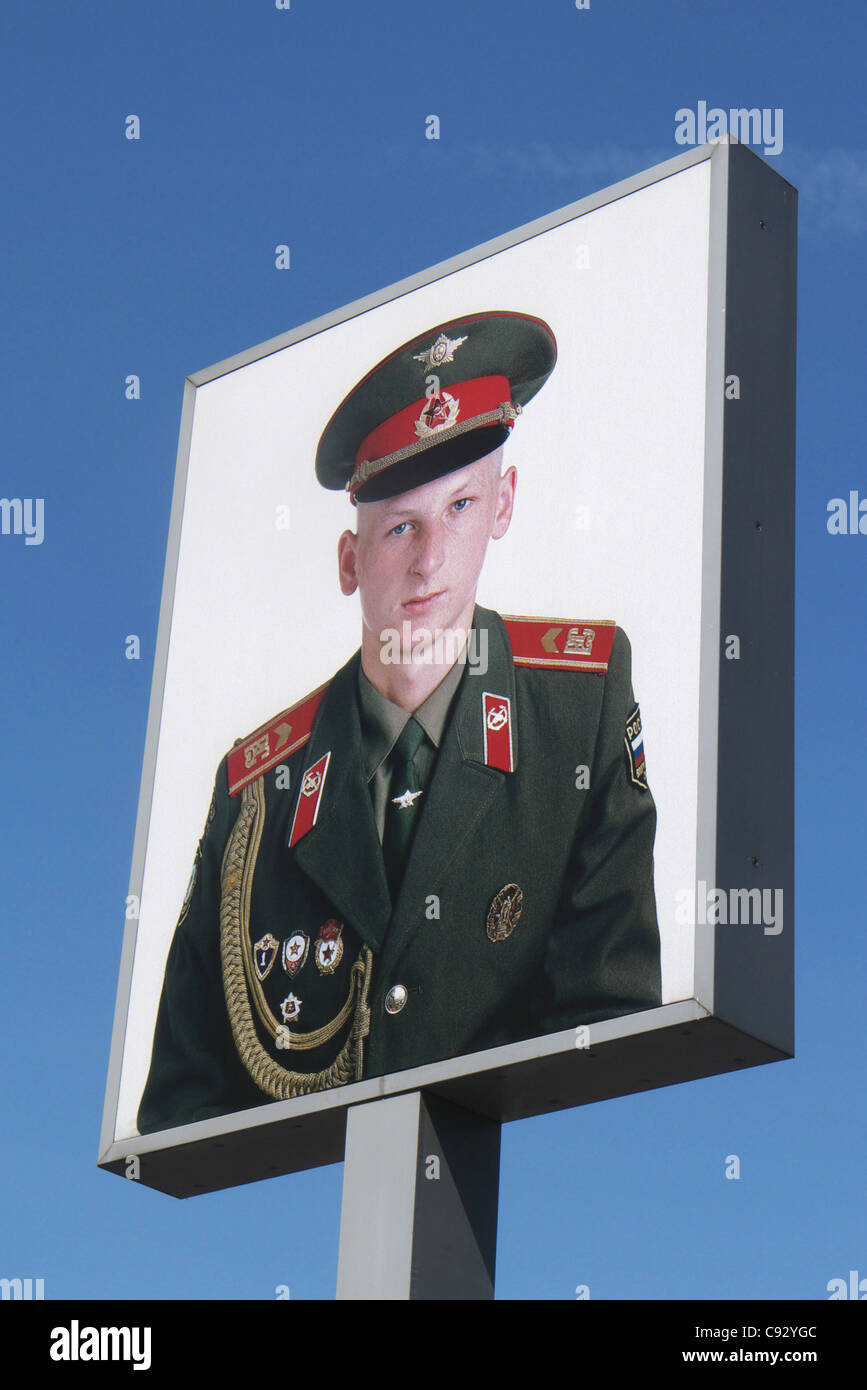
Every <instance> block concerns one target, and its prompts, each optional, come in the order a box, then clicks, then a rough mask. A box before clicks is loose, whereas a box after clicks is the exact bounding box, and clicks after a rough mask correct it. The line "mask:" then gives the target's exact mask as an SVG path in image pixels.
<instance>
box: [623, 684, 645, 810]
mask: <svg viewBox="0 0 867 1390" xmlns="http://www.w3.org/2000/svg"><path fill="white" fill-rule="evenodd" d="M624 743H625V744H626V753H627V758H628V761H629V776H630V778H631V780H632V781H633V782H634V783H635V785H636V787H641V790H642V791H645V792H646V791H648V790H649V788H648V785H647V760H646V758H645V756H644V734H643V733H642V730H641V710H640V709H639V708H638V705H636V706H635V709H634V710H633V711H632V713H631V714H630V716H629V718H628V719H627V721H626V736H625V738H624Z"/></svg>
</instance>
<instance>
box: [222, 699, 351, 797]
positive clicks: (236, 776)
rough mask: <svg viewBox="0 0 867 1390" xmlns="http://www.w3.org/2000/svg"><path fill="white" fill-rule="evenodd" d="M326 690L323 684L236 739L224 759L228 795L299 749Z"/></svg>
mask: <svg viewBox="0 0 867 1390" xmlns="http://www.w3.org/2000/svg"><path fill="white" fill-rule="evenodd" d="M327 689H328V682H327V681H326V682H325V685H320V687H319V689H318V690H314V691H313V693H312V695H307V696H306V697H305V698H304V699H303V700H299V701H298V704H297V705H291V706H290V707H289V709H286V710H284V711H283V713H282V714H278V715H277V717H276V718H275V719H272V720H271V721H270V723H268V724H263V725H262V726H261V728H259V729H256V730H255V731H254V732H253V733H252V734H249V735H248V736H247V738H244V739H239V740H238V742H237V743H236V744H235V747H234V748H233V749H232V751H231V753H230V754H229V759H228V773H229V795H230V796H237V795H238V792H239V791H241V790H242V788H243V787H246V786H247V784H248V783H249V782H254V781H255V780H256V778H257V777H261V776H262V773H263V772H268V771H269V769H270V768H272V767H276V765H277V763H279V762H282V761H284V760H285V759H286V758H288V757H289V756H290V755H291V754H292V753H295V752H296V751H297V750H298V749H299V748H303V746H304V744H305V743H306V742H307V740H308V739H309V737H310V732H311V730H312V728H313V720H314V719H315V718H316V711H317V710H318V709H319V706H320V705H321V704H322V700H323V697H324V695H325V692H326V690H327Z"/></svg>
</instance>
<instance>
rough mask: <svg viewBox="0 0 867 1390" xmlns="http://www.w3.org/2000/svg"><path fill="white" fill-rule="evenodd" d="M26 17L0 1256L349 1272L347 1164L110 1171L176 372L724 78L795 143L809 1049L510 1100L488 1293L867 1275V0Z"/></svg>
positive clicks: (325, 1293)
mask: <svg viewBox="0 0 867 1390" xmlns="http://www.w3.org/2000/svg"><path fill="white" fill-rule="evenodd" d="M0 23H2V29H3V42H2V45H0V48H2V54H3V56H2V58H0V75H2V81H0V105H2V129H3V136H4V140H3V143H4V146H5V151H4V176H3V192H4V214H5V215H4V217H3V230H2V238H3V254H2V258H0V277H2V282H3V294H2V302H3V304H4V307H5V316H4V317H5V332H4V334H3V339H2V354H3V368H2V377H0V389H2V412H3V413H2V422H3V465H2V479H0V494H2V495H3V496H6V497H42V498H44V499H45V506H46V511H45V538H44V542H43V544H42V545H40V546H25V545H24V544H23V538H22V537H20V536H19V537H14V536H0V576H2V602H0V651H2V659H3V663H4V679H3V681H2V689H0V702H2V703H0V708H2V719H3V727H4V731H5V738H4V759H3V766H4V779H3V780H4V790H5V797H4V804H3V813H2V827H3V833H2V837H0V872H2V886H3V892H2V901H3V909H4V911H3V916H4V929H3V932H2V935H0V949H2V952H3V967H2V971H0V981H2V984H0V990H2V996H0V997H2V1009H3V1020H4V1045H5V1048H6V1058H7V1062H6V1065H5V1066H4V1068H3V1078H4V1104H3V1111H4V1124H3V1134H2V1138H0V1155H2V1174H3V1182H2V1196H0V1208H2V1217H0V1275H2V1276H5V1277H11V1276H15V1275H18V1276H21V1277H34V1278H35V1277H42V1278H44V1279H45V1290H46V1296H47V1297H49V1298H53V1297H82V1298H102V1297H122V1298H151V1297H153V1298H179V1299H182V1298H194V1297H197V1298H202V1297H204V1298H211V1297H229V1298H246V1299H258V1298H271V1297H273V1295H274V1289H275V1287H276V1286H277V1285H278V1284H288V1285H289V1286H290V1288H291V1290H292V1297H293V1298H300V1299H311V1298H330V1297H332V1296H333V1292H334V1283H335V1273H336V1259H337V1241H338V1229H339V1215H340V1189H341V1174H342V1168H341V1166H340V1165H337V1166H334V1167H330V1168H326V1169H321V1170H318V1171H314V1172H310V1173H306V1174H299V1175H295V1176H293V1177H288V1178H282V1179H278V1180H274V1181H271V1182H268V1183H264V1184H257V1185H254V1186H251V1187H248V1188H241V1189H237V1190H233V1191H229V1192H225V1193H221V1194H216V1195H212V1196H208V1197H205V1198H201V1199H195V1200H193V1201H189V1202H184V1203H178V1202H175V1201H173V1200H172V1199H170V1198H167V1197H164V1196H162V1195H161V1194H159V1193H155V1192H152V1191H149V1190H145V1189H142V1188H140V1187H138V1186H137V1185H135V1184H133V1183H127V1182H122V1181H119V1180H118V1179H117V1178H115V1177H113V1176H111V1175H108V1174H105V1173H102V1172H100V1171H99V1170H97V1168H96V1166H95V1160H96V1150H97V1138H98V1131H99V1122H100V1114H101V1107H102V1097H103V1091H104V1085H105V1073H106V1065H107V1058H108V1048H109V1041H110V1036H111V1023H112V1013H113V1008H114V995H115V988H116V982H117V970H118V963H119V951H120V939H121V930H122V925H123V920H122V918H123V902H124V897H125V894H126V892H127V883H128V876H129V866H130V856H131V850H132V839H133V830H134V822H135V814H136V806H137V800H138V788H139V777H140V772H141V760H142V753H143V748H144V736H145V722H146V715H147V706H148V699H149V693H150V676H151V663H152V657H153V646H154V641H155V638H156V629H157V619H158V612H159V601H160V590H161V583H162V571H163V562H164V554H165V542H166V536H167V529H168V519H169V507H170V500H171V489H172V483H173V476H174V466H175V453H176V447H177V435H178V425H179V420H180V408H181V398H182V391H183V382H184V377H185V375H186V374H187V373H188V372H192V371H196V370H198V369H200V368H203V367H206V366H208V365H210V364H212V363H215V362H218V361H220V360H221V359H223V358H225V357H227V356H230V355H231V354H233V353H235V352H237V351H240V350H241V349H243V348H245V347H249V346H252V345H253V344H256V343H259V342H262V341H264V340H266V339H268V338H270V337H272V336H274V335H276V334H278V333H282V332H285V331H286V330H288V329H291V328H293V327H295V326H296V325H299V324H302V323H305V322H307V321H308V320H310V319H313V318H315V317H316V316H318V315H320V314H324V313H327V312H328V311H330V310H333V309H335V308H338V307H340V306H341V305H343V304H346V303H348V302H350V301H352V300H354V299H357V298H359V297H361V296H363V295H366V294H368V293H371V292H373V291H375V290H377V289H380V288H381V287H383V286H384V285H388V284H391V283H393V282H394V281H396V280H399V279H400V278H402V277H403V276H405V275H409V274H412V273H414V272H416V271H419V270H422V269H423V268H424V267H426V266H428V265H432V264H434V263H436V262H438V261H441V260H443V259H445V258H447V257H448V256H451V255H453V254H456V253H458V252H460V251H462V250H464V249H466V248H467V247H470V246H474V245H477V244H478V243H480V242H482V241H484V240H486V239H488V238H491V237H493V236H496V235H499V234H501V233H503V232H506V231H508V230H510V229H511V228H514V227H517V226H520V225H522V224H523V223H526V222H528V221H530V220H531V219H533V218H535V217H539V216H542V215H544V214H545V213H547V212H549V211H551V210H553V209H555V208H558V207H561V206H563V205H564V204H566V203H569V202H572V201H574V200H576V199H578V198H580V197H581V196H583V195H584V194H588V193H591V192H594V191H596V190H597V189H599V188H602V187H605V186H606V185H608V184H611V183H613V182H616V181H617V180H618V179H620V178H623V177H626V176H628V175H630V174H633V173H636V172H638V171H639V170H641V169H644V168H647V167H649V166H650V165H652V164H655V163H658V162H660V161H662V160H664V159H667V158H669V157H671V156H672V155H674V154H676V153H678V152H679V148H680V147H679V146H677V145H676V144H675V141H674V130H675V113H676V111H677V110H678V109H679V108H681V107H695V105H696V104H697V102H698V101H700V100H704V101H706V102H707V103H708V105H709V106H713V105H717V106H721V107H724V108H730V107H737V106H757V107H760V108H762V107H768V108H773V109H776V108H781V109H782V111H783V113H784V142H783V148H782V150H781V152H780V153H779V154H778V155H777V156H775V157H774V158H773V159H772V160H771V161H770V162H771V163H772V164H773V166H774V167H775V168H776V169H777V170H778V171H779V172H780V173H781V174H782V175H783V176H784V177H786V178H788V179H789V180H790V181H791V182H793V183H794V184H795V185H796V186H797V187H798V188H799V189H800V195H801V204H800V209H801V238H800V250H799V257H800V263H799V289H798V293H799V322H798V343H799V349H798V383H799V385H798V492H797V499H798V529H797V560H798V580H797V605H798V606H797V723H796V744H795V748H794V750H793V756H794V758H795V782H796V798H797V805H796V824H797V847H796V850H797V852H796V863H797V866H798V867H797V885H796V887H797V894H796V910H797V923H798V942H799V944H798V953H797V960H798V975H797V980H798V983H797V1025H798V1053H797V1057H796V1059H795V1060H793V1061H788V1062H784V1063H780V1064H776V1065H774V1066H769V1067H763V1068H757V1069H753V1070H751V1071H746V1072H741V1073H738V1074H735V1075H731V1076H725V1077H717V1078H712V1079H709V1080H705V1081H701V1082H696V1083H691V1084H688V1085H683V1086H678V1087H673V1088H669V1089H667V1090H661V1091H655V1092H651V1093H648V1094H643V1095H636V1096H631V1097H626V1098H624V1099H621V1100H614V1101H609V1102H606V1103H603V1104H600V1105H596V1106H593V1107H585V1108H582V1109H579V1110H573V1111H570V1112H568V1113H565V1114H559V1115H556V1116H551V1117H548V1118H543V1119H537V1120H530V1121H525V1122H520V1123H516V1124H512V1125H508V1126H506V1127H504V1130H503V1148H502V1170H501V1192H500V1224H499V1244H498V1278H497V1293H498V1296H499V1297H501V1298H526V1299H540V1298H552V1299H569V1298H573V1297H574V1291H575V1287H576V1285H578V1284H589V1285H590V1288H591V1297H593V1298H637V1297H640V1298H657V1299H671V1298H680V1297H697V1298H707V1299H719V1298H726V1297H740V1298H759V1297H762V1298H774V1299H779V1298H807V1299H822V1298H825V1297H827V1293H826V1285H827V1282H828V1281H829V1280H830V1279H832V1278H834V1277H837V1276H843V1277H846V1275H847V1274H848V1271H849V1270H850V1269H855V1268H857V1269H859V1270H860V1272H861V1274H862V1277H863V1276H865V1275H867V1240H865V1224H864V1202H863V1158H864V1140H865V1132H864V1130H865V1127H864V1100H863V1095H864V1067H863V1012H862V1007H863V1002H862V990H863V988H864V979H865V971H864V966H865V956H867V951H865V944H864V942H865V924H867V911H865V906H864V873H863V864H864V849H863V842H864V830H865V819H867V818H865V813H864V776H863V773H862V770H861V769H862V764H863V754H862V751H861V749H862V744H863V708H864V701H863V692H864V689H865V684H867V638H865V625H864V596H865V592H867V586H865V575H867V536H830V535H829V534H828V532H827V528H826V507H827V503H828V500H829V499H830V498H832V497H835V496H846V495H847V494H848V492H849V491H850V490H851V489H859V490H860V495H861V496H862V497H863V496H867V469H865V464H864V451H863V442H862V440H863V430H864V417H865V408H864V400H865V392H864V388H863V364H864V361H865V342H864V338H865V314H864V308H863V306H864V299H865V296H864V290H865V270H864V262H865V236H867V130H865V122H867V105H865V103H864V100H863V60H864V53H865V48H867V44H865V40H867V32H865V31H867V15H865V11H864V9H863V7H861V6H859V5H856V4H854V3H850V2H849V0H844V3H841V4H839V5H837V6H835V7H834V9H833V12H831V11H829V10H827V8H823V7H821V6H817V5H815V4H813V3H809V4H808V3H804V0H795V2H794V3H791V4H787V5H785V6H783V5H778V6H770V7H769V6H756V5H755V4H754V3H752V0H741V2H738V0H735V2H734V3H730V4H728V5H726V6H725V7H709V6H702V5H696V4H694V3H692V2H691V0H683V3H671V0H661V3H657V4H653V5H650V4H636V3H619V4H618V3H614V2H613V0H591V7H590V9H589V10H586V11H580V12H579V11H577V10H576V9H575V7H574V4H572V3H571V0H540V2H539V3H537V4H534V5H532V6H530V5H527V4H525V3H518V0H474V3H473V4H472V5H469V6H467V5H465V4H463V3H458V0H441V3H440V4H438V5H437V6H436V7H435V9H433V10H431V9H425V8H424V7H419V6H417V5H407V4H405V3H403V0H368V3H366V4H359V3H355V2H354V0H353V3H350V2H349V0H292V4H291V9H290V10H288V11H278V10H277V9H276V8H275V6H274V4H273V0H220V3H218V4H217V3H205V2H204V0H185V3H184V4H182V5H180V6H178V5H177V4H176V3H169V0H149V2H148V3H147V4H140V5H117V4H112V3H109V0H103V2H102V3H93V2H92V0H91V3H84V4H80V5H76V6H70V5H68V4H63V3H59V0H45V2H44V3H40V4H39V5H38V6H26V7H25V6H16V7H14V8H13V7H8V6H7V7H6V11H5V13H4V16H3V18H2V21H0ZM132 112H134V113H136V114H138V115H139V116H140V118H141V123H142V138H141V140H140V141H137V142H130V141H127V140H125V139H124V136H123V129H124V124H123V123H124V119H125V117H126V116H127V114H129V113H132ZM430 112H435V113H437V114H438V115H439V117H440V121H441V138H440V140H439V141H438V142H432V141H426V140H425V139H424V121H425V117H426V115H427V114H428V113H430ZM281 242H287V243H289V244H290V245H291V248H292V269H291V271H290V272H289V273H278V272H276V271H275V269H274V263H273V248H274V246H275V245H276V244H277V243H281ZM130 372H134V373H136V374H138V375H139V376H140V377H141V381H142V399H141V401H140V402H138V403H137V404H135V405H131V404H130V403H129V402H127V401H125V400H124V395H123V381H124V378H125V377H126V375H127V374H128V373H130ZM130 632H135V633H139V634H140V635H141V637H142V645H143V659H142V660H141V661H139V662H130V661H126V660H125V659H124V654H123V641H124V637H125V636H126V634H127V633H130ZM730 1153H737V1154H738V1155H739V1156H740V1159H741V1174H742V1176H741V1179H740V1180H739V1181H737V1182H731V1181H726V1180H725V1177H724V1163H725V1156H726V1155H727V1154H730Z"/></svg>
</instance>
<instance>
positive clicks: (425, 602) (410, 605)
mask: <svg viewBox="0 0 867 1390" xmlns="http://www.w3.org/2000/svg"><path fill="white" fill-rule="evenodd" d="M444 593H445V589H438V590H437V592H436V593H435V594H422V596H421V597H420V598H411V599H407V601H406V602H405V603H403V604H401V607H402V608H405V609H406V611H407V613H409V614H410V615H411V616H412V617H414V618H417V617H419V615H420V614H424V613H427V611H428V609H430V608H433V606H434V604H435V603H436V601H437V599H440V598H442V596H443V594H444Z"/></svg>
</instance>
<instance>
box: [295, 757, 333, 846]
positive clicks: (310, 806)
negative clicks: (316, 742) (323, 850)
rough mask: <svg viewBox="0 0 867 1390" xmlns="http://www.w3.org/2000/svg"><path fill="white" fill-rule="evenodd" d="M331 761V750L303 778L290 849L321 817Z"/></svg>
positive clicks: (309, 768)
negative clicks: (326, 778)
mask: <svg viewBox="0 0 867 1390" xmlns="http://www.w3.org/2000/svg"><path fill="white" fill-rule="evenodd" d="M330 760H331V750H330V749H329V750H328V752H327V753H323V755H322V757H321V758H320V759H319V761H318V762H315V763H314V764H313V766H312V767H308V769H307V771H306V772H305V774H304V776H303V777H302V778H301V791H300V792H299V793H298V804H297V805H296V807H295V815H294V816H293V817H292V830H291V831H290V834H289V848H290V849H291V848H292V846H293V845H295V844H297V843H298V841H299V840H300V839H301V837H302V836H303V835H306V834H307V832H308V830H312V829H313V827H314V825H315V824H316V817H317V816H318V815H319V802H320V801H321V800H322V791H323V788H324V786H325V776H326V773H327V772H328V764H329V762H330Z"/></svg>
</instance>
